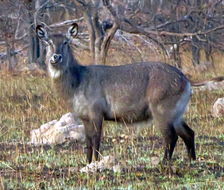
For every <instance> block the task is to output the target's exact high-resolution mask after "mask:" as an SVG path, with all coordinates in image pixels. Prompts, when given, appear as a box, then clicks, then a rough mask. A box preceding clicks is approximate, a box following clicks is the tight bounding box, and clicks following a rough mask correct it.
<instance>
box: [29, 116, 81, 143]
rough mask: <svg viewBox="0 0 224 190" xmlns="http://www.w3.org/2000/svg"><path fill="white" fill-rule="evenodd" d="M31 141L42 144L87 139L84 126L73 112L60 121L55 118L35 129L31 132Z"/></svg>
mask: <svg viewBox="0 0 224 190" xmlns="http://www.w3.org/2000/svg"><path fill="white" fill-rule="evenodd" d="M30 134H31V141H30V143H32V144H34V145H41V144H61V143H64V142H65V141H68V140H70V141H81V142H83V141H84V140H85V130H84V126H83V125H82V124H81V123H80V121H79V120H78V119H77V120H75V119H74V116H73V114H72V113H67V114H65V115H63V116H62V117H61V119H60V120H59V121H57V120H53V121H50V122H48V123H45V124H43V125H41V126H40V128H39V129H34V130H32V131H31V132H30Z"/></svg>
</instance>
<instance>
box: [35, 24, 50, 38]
mask: <svg viewBox="0 0 224 190" xmlns="http://www.w3.org/2000/svg"><path fill="white" fill-rule="evenodd" d="M36 34H37V36H38V38H40V39H41V40H47V39H48V35H47V31H46V29H45V28H44V26H43V25H37V27H36Z"/></svg>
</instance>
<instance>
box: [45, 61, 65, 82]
mask: <svg viewBox="0 0 224 190" xmlns="http://www.w3.org/2000/svg"><path fill="white" fill-rule="evenodd" d="M48 70H49V74H50V77H51V78H52V79H57V78H58V77H60V76H61V74H62V72H61V71H60V70H57V69H55V68H54V67H53V66H52V65H51V64H50V63H49V66H48Z"/></svg>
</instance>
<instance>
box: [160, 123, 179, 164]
mask: <svg viewBox="0 0 224 190" xmlns="http://www.w3.org/2000/svg"><path fill="white" fill-rule="evenodd" d="M163 136H164V138H165V139H164V144H165V153H164V160H171V158H172V155H173V151H174V148H175V146H176V143H177V139H178V136H177V134H176V132H175V130H174V127H173V126H172V125H170V126H169V128H168V129H167V130H166V131H165V133H164V135H163Z"/></svg>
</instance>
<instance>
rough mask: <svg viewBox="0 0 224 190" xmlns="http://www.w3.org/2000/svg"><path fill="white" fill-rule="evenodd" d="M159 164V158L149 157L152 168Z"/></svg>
mask: <svg viewBox="0 0 224 190" xmlns="http://www.w3.org/2000/svg"><path fill="white" fill-rule="evenodd" d="M159 163H160V158H159V157H157V156H153V157H151V164H152V166H154V167H155V166H157V165H159Z"/></svg>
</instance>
